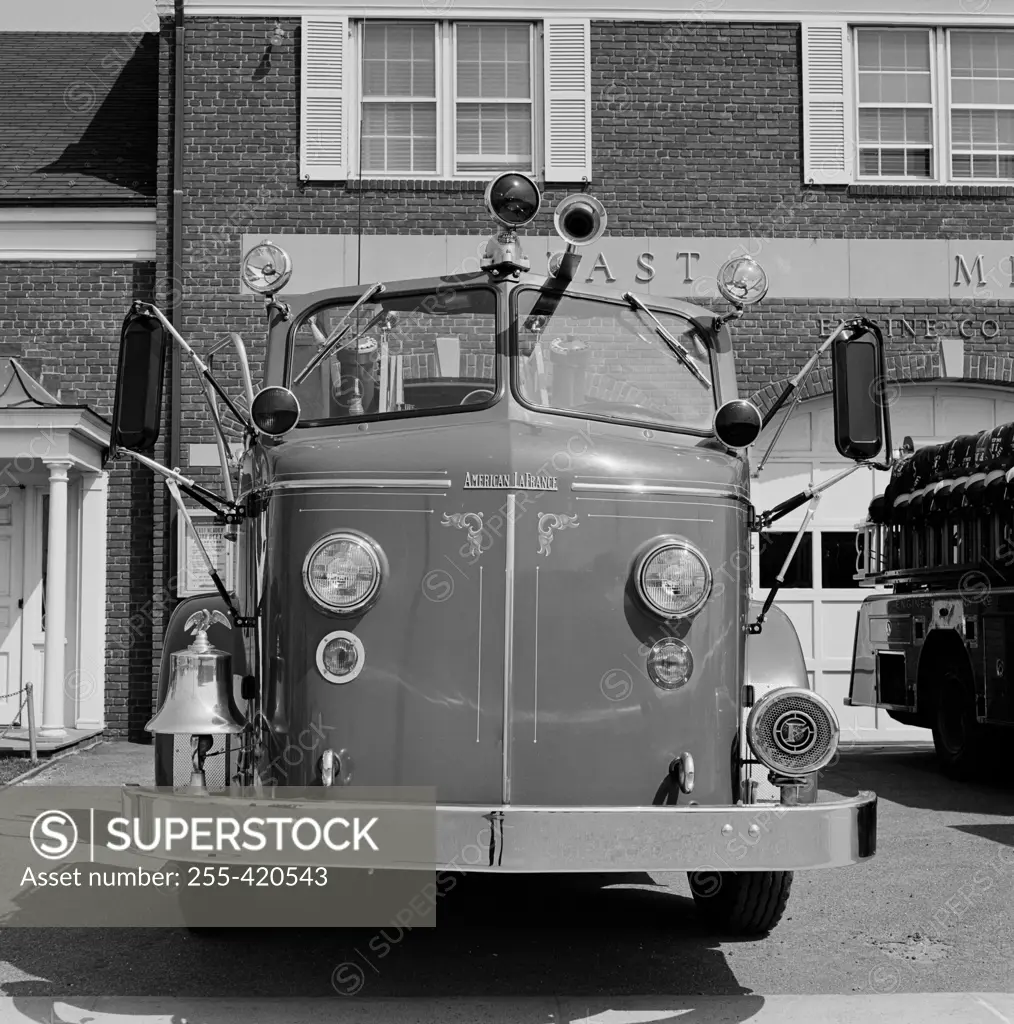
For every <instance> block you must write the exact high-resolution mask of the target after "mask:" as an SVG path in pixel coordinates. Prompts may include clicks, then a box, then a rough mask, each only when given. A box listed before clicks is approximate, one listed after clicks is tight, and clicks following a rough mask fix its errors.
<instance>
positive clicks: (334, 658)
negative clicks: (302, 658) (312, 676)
mask: <svg viewBox="0 0 1014 1024" xmlns="http://www.w3.org/2000/svg"><path fill="white" fill-rule="evenodd" d="M365 660H366V651H365V650H364V648H363V642H362V640H360V639H359V637H357V636H356V635H355V634H354V633H346V632H344V631H342V632H338V633H328V635H327V636H326V637H324V639H323V640H321V642H320V643H319V644H318V645H317V669H318V671H319V672H320V674H321V675H322V676H323V677H324V678H325V679H326V680H327V681H328V682H330V683H350V682H352V680H353V679H355V678H356V676H358V675H359V673H360V672H362V670H363V663H364V662H365Z"/></svg>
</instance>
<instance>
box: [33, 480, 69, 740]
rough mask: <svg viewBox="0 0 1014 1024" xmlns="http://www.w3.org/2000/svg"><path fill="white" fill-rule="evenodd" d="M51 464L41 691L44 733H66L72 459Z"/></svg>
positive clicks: (54, 734)
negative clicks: (69, 523) (69, 474)
mask: <svg viewBox="0 0 1014 1024" xmlns="http://www.w3.org/2000/svg"><path fill="white" fill-rule="evenodd" d="M46 465H47V466H48V467H49V542H48V545H47V552H48V554H47V562H48V567H47V575H46V676H45V683H44V685H43V693H42V726H41V728H40V729H39V733H40V735H42V736H49V737H59V736H65V735H66V732H67V730H66V729H65V728H64V722H63V699H64V686H63V683H64V670H63V661H64V658H63V654H64V643H65V641H66V636H67V470H68V469H70V466H71V464H70V463H69V462H47V463H46Z"/></svg>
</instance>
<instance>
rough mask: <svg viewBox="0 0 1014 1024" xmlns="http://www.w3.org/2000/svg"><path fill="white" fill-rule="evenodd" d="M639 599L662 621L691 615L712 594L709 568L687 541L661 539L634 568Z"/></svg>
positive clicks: (672, 538)
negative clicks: (660, 617)
mask: <svg viewBox="0 0 1014 1024" xmlns="http://www.w3.org/2000/svg"><path fill="white" fill-rule="evenodd" d="M634 583H635V586H636V589H637V594H638V597H640V598H641V600H642V601H643V602H644V603H645V604H646V605H647V606H648V608H649V610H650V611H652V612H654V613H655V614H656V615H661V616H662V618H664V619H676V618H684V617H686V616H689V615H694V614H696V613H697V612H698V611H700V610H701V608H703V607H704V602H705V601H707V599H708V597H709V596H710V594H711V566H709V565H708V561H707V559H706V558H705V557H704V555H702V554H701V553H700V551H698V550H697V548H695V547H694V546H693V545H692V544H690V543H689V542H688V541H685V540H680V539H678V538H675V537H666V538H663V539H662V540H661V541H660V542H659V543H658V544H655V545H654V546H652V547H651V548H649V549H648V550H647V551H646V552H645V553H644V554H643V555H642V556H641V557H640V558H639V559H638V560H637V564H636V565H635V566H634Z"/></svg>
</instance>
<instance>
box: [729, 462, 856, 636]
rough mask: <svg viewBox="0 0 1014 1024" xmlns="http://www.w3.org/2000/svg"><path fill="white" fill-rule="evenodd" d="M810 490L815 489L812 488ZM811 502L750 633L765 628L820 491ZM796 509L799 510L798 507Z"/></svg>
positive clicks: (750, 627)
mask: <svg viewBox="0 0 1014 1024" xmlns="http://www.w3.org/2000/svg"><path fill="white" fill-rule="evenodd" d="M858 468H859V467H858V466H853V467H851V468H850V469H848V470H846V472H845V473H844V474H841V473H839V474H838V476H837V477H835V478H834V479H835V480H840V479H841V477H842V476H843V475H845V476H847V475H848V474H849V473H852V472H854V471H855V470H856V469H858ZM831 482H833V481H829V483H828V485H827V486H830V483H831ZM810 490H813V489H812V488H811V489H810ZM804 500H805V499H804ZM809 500H810V507H809V508H808V509H807V510H806V515H805V516H803V521H802V522H801V523H800V524H799V529H798V530H797V531H796V536H795V539H794V540H793V541H792V547H790V548H789V553H788V554H787V555H786V556H785V561H784V562H782V567H781V569H779V570H778V575H777V576H776V577H775V583H774V586H773V587H772V588H771V589H770V590H769V591H768V596H767V597H766V598H765V599H764V607H763V608H761V610H760V614H759V615H758V616H757V621H756V622H751V623H750V625H749V626H748V627H747V629H748V631H749V632H750V633H752V634H753V633H759V632H760V631H761V630H762V629H763V627H764V620H765V619H766V618H767V617H768V612H769V611H771V606H772V605H773V604H774V603H775V597H776V596H777V595H778V591H779V590H781V587H782V584H783V583H784V582H785V574H786V573H787V572H788V571H789V565H790V564H791V563H792V559H793V558H795V556H796V550H797V549H798V547H799V543H800V541H801V540H802V539H803V534H804V533H806V528H807V527H808V526H809V525H810V520H811V519H813V514H814V513H815V512H816V511H817V506H818V505H819V504H820V493H819V491H814V492H813V493H812V494H811V495H810V499H809ZM796 507H797V508H798V506H796Z"/></svg>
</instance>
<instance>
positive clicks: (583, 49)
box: [543, 19, 591, 182]
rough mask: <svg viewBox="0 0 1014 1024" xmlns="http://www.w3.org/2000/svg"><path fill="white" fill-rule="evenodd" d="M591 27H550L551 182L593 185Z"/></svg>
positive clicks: (554, 23)
mask: <svg viewBox="0 0 1014 1024" xmlns="http://www.w3.org/2000/svg"><path fill="white" fill-rule="evenodd" d="M590 34H591V27H590V24H589V22H587V21H572V20H557V19H549V20H547V21H546V22H545V26H544V38H543V60H544V65H545V97H546V111H545V128H546V140H545V153H546V181H551V182H577V181H584V180H588V181H590V180H591V45H590Z"/></svg>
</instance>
